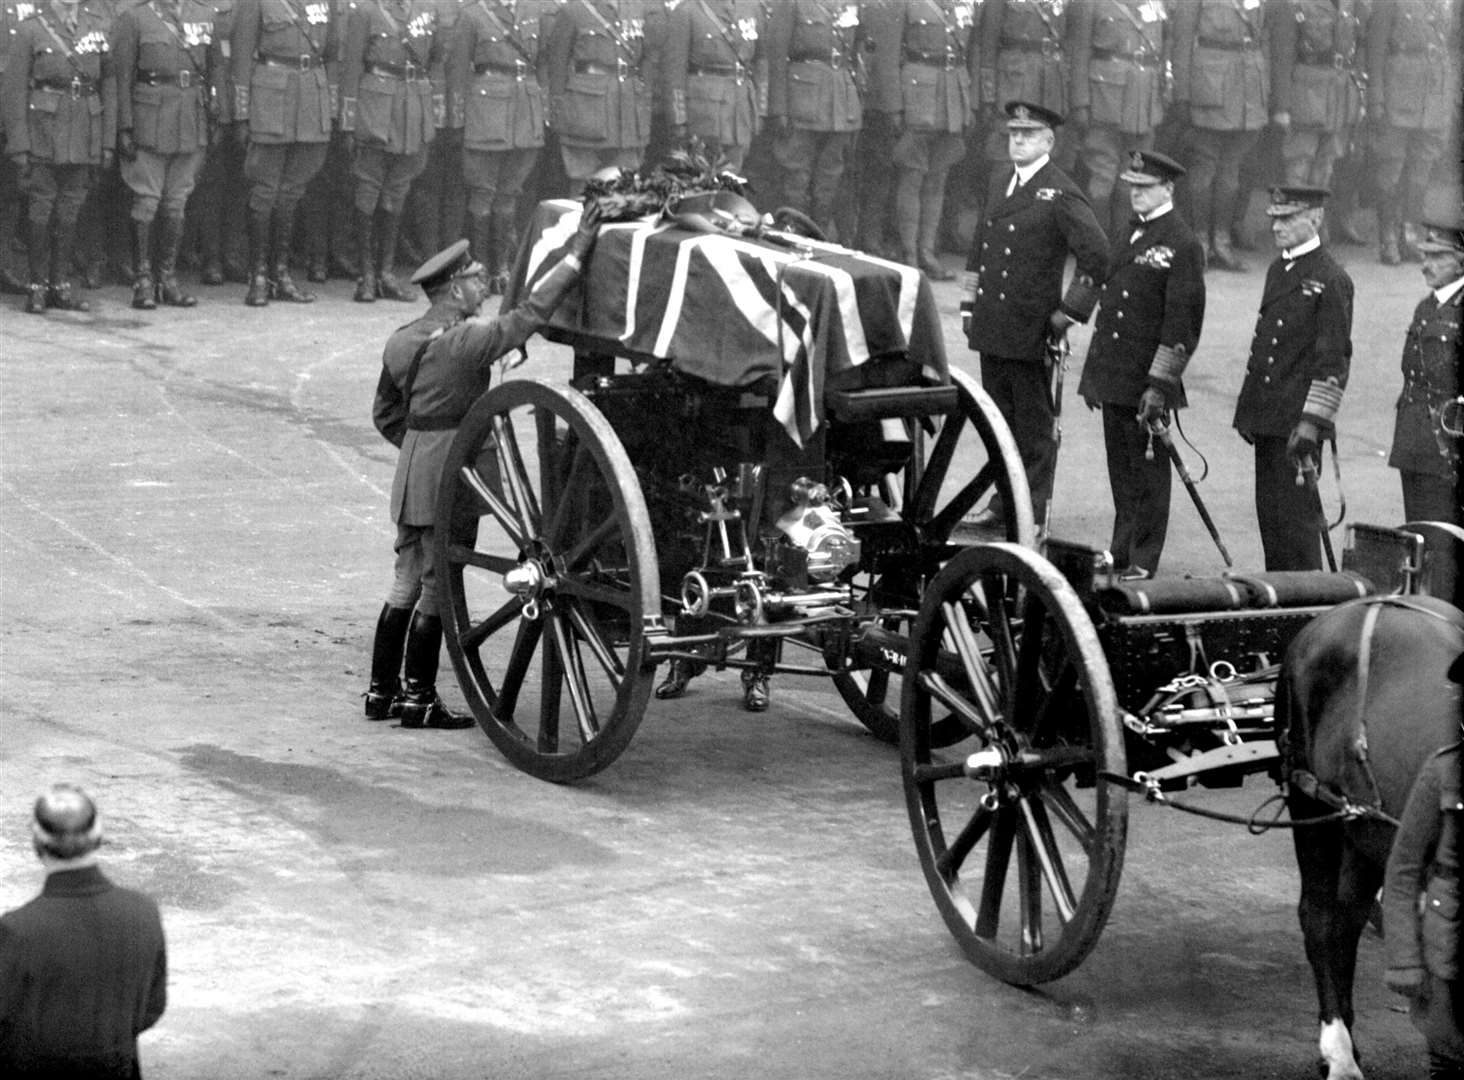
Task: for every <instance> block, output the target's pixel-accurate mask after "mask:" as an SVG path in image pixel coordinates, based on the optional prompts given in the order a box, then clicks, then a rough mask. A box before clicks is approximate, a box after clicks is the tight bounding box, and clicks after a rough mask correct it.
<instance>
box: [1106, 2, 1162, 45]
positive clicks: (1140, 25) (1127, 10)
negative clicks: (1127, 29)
mask: <svg viewBox="0 0 1464 1080" xmlns="http://www.w3.org/2000/svg"><path fill="white" fill-rule="evenodd" d="M1144 2H1145V3H1158V2H1159V0H1144ZM1113 6H1114V7H1116V8H1118V10H1119V11H1121V12H1123V13H1124V15H1125V16H1126V17H1127V18H1128V21H1129V22H1131V23H1133V24H1134V29H1135V30H1137V31H1138V32H1139V39H1140V40H1141V41H1142V42H1143V43H1144V48H1143V50H1142V52H1141V55H1142V54H1145V53H1151V52H1155V51H1157V50H1156V49H1155V48H1154V43H1153V42H1152V41H1150V40H1149V34H1148V32H1147V31H1146V30H1145V29H1144V20H1142V19H1140V18H1139V17H1138V16H1137V15H1135V14H1134V10H1133V8H1131V7H1129V6H1128V5H1127V4H1125V3H1124V2H1123V0H1113Z"/></svg>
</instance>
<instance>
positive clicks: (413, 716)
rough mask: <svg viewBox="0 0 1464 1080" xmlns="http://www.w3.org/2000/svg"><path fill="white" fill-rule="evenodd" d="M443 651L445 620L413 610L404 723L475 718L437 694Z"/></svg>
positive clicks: (456, 724)
mask: <svg viewBox="0 0 1464 1080" xmlns="http://www.w3.org/2000/svg"><path fill="white" fill-rule="evenodd" d="M441 651H442V620H441V619H440V618H438V617H437V616H436V615H424V614H422V613H421V612H420V611H416V612H413V613H412V622H411V625H410V626H409V627H408V628H407V648H406V662H405V674H406V682H405V684H404V685H403V688H402V713H401V716H402V727H404V728H424V727H427V728H449V729H452V728H466V727H472V726H473V724H474V723H475V721H474V720H473V718H472V717H471V716H459V715H457V714H456V713H451V712H449V711H448V710H447V706H445V705H443V704H442V699H441V698H439V697H438V696H437V658H438V654H439V653H440V652H441Z"/></svg>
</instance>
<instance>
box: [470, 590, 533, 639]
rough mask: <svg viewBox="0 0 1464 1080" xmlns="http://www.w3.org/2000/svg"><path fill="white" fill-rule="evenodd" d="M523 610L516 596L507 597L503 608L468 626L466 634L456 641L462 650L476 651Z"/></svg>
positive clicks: (522, 604) (520, 601)
mask: <svg viewBox="0 0 1464 1080" xmlns="http://www.w3.org/2000/svg"><path fill="white" fill-rule="evenodd" d="M523 609H524V602H523V600H521V599H520V598H519V597H517V596H513V597H509V599H507V600H505V601H504V602H503V606H502V607H500V608H499V609H498V610H497V611H495V612H494V613H493V614H492V615H489V616H488V617H487V618H486V619H484V620H483V621H481V622H476V623H474V624H473V625H472V626H470V627H469V628H468V630H467V632H466V633H464V634H462V635H461V636H459V638H458V641H459V642H460V643H461V644H462V647H463V648H464V649H476V648H478V647H479V646H481V645H482V644H483V642H485V641H487V640H488V639H489V638H490V637H492V636H493V635H494V634H496V633H498V631H500V630H502V629H503V628H504V627H505V626H507V625H508V624H509V623H511V622H513V620H514V619H516V618H518V617H519V613H520V612H522V611H523Z"/></svg>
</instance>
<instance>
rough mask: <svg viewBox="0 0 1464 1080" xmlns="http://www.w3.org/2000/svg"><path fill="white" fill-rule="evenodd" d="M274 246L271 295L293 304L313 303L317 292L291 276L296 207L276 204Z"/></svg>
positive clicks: (273, 217) (273, 220) (273, 231)
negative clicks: (297, 283) (304, 287)
mask: <svg viewBox="0 0 1464 1080" xmlns="http://www.w3.org/2000/svg"><path fill="white" fill-rule="evenodd" d="M271 224H272V225H273V230H272V237H273V246H274V276H273V277H272V278H270V281H269V291H270V295H271V296H273V297H274V298H275V299H276V300H288V301H289V302H290V303H292V304H313V303H315V294H314V293H310V292H305V291H304V290H302V289H301V288H300V286H298V285H296V284H295V279H294V278H292V277H290V251H291V249H292V248H293V246H294V241H295V208H294V207H293V206H276V207H275V208H274V214H273V216H272V218H271Z"/></svg>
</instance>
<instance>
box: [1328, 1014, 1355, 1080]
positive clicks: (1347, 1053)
mask: <svg viewBox="0 0 1464 1080" xmlns="http://www.w3.org/2000/svg"><path fill="white" fill-rule="evenodd" d="M1317 1047H1318V1049H1320V1050H1321V1052H1322V1061H1323V1062H1325V1063H1326V1066H1327V1080H1365V1078H1364V1077H1363V1075H1362V1070H1361V1069H1360V1068H1358V1066H1357V1058H1355V1057H1354V1056H1353V1054H1352V1035H1351V1034H1350V1033H1349V1032H1348V1030H1347V1025H1346V1024H1344V1023H1342V1021H1341V1020H1328V1021H1327V1022H1326V1023H1325V1024H1323V1025H1322V1037H1321V1038H1320V1039H1319V1040H1318V1041H1317Z"/></svg>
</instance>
